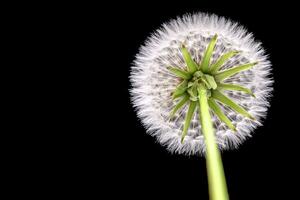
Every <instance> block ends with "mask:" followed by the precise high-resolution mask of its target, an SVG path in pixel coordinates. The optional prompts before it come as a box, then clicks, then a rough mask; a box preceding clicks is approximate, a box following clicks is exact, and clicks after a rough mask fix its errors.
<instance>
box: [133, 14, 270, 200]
mask: <svg viewBox="0 0 300 200" xmlns="http://www.w3.org/2000/svg"><path fill="white" fill-rule="evenodd" d="M270 68H271V64H270V62H269V61H268V59H267V56H266V55H265V52H264V50H263V48H262V47H261V44H260V43H258V42H256V41H255V40H254V38H253V36H252V34H251V33H248V32H247V31H246V29H245V28H243V27H242V26H240V25H238V24H237V23H234V22H232V21H230V20H227V19H225V18H223V17H218V16H216V15H208V14H203V13H198V14H194V15H185V16H183V17H181V18H177V19H176V20H172V21H170V22H168V23H165V24H163V25H162V27H161V28H160V29H159V30H157V31H156V32H154V33H153V34H152V35H151V37H149V39H148V40H147V41H146V43H145V45H143V46H142V47H141V48H140V51H139V53H138V54H137V56H136V59H135V62H134V64H133V66H132V70H131V75H130V80H131V83H132V89H131V97H132V101H133V105H134V107H135V108H136V110H137V114H138V116H139V118H140V119H141V121H142V123H143V125H144V126H145V128H146V129H147V132H148V133H149V134H151V135H153V136H155V137H156V138H157V140H158V142H159V143H161V144H162V145H164V146H166V148H167V149H168V150H169V151H170V152H174V153H179V154H186V155H204V154H205V155H206V160H207V171H208V181H209V192H210V196H211V199H214V200H219V199H228V194H227V189H226V183H225V176H224V172H223V166H222V162H221V158H220V153H219V149H220V150H226V149H232V148H237V147H238V146H239V145H240V144H241V143H242V142H243V141H245V140H246V139H247V138H248V137H250V136H251V134H252V132H253V130H254V129H255V128H256V127H258V126H260V125H261V122H262V120H263V119H264V117H265V116H266V111H267V108H268V106H269V103H268V97H269V96H270V92H271V91H272V87H271V86H272V82H273V81H272V79H271V78H270V70H271V69H270Z"/></svg>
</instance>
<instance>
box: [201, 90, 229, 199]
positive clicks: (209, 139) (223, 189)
mask: <svg viewBox="0 0 300 200" xmlns="http://www.w3.org/2000/svg"><path fill="white" fill-rule="evenodd" d="M198 95H199V105H200V109H199V113H200V114H199V117H200V122H201V126H202V131H203V135H204V138H205V142H206V168H207V177H208V189H209V196H210V199H211V200H228V199H229V196H228V192H227V186H226V181H225V175H224V169H223V164H222V159H221V155H220V152H219V149H218V146H217V144H216V141H215V136H214V129H213V125H212V121H211V116H210V113H209V105H208V99H207V94H206V88H205V87H204V86H199V89H198Z"/></svg>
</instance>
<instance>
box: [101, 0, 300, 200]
mask: <svg viewBox="0 0 300 200" xmlns="http://www.w3.org/2000/svg"><path fill="white" fill-rule="evenodd" d="M150 4H151V5H150ZM272 4H275V3H272ZM127 6H128V5H127ZM275 6H278V7H275ZM291 9H292V5H282V4H278V5H271V4H269V5H268V6H263V5H262V4H258V3H254V2H252V1H247V2H246V1H239V2H236V3H232V2H231V3H230V2H227V3H226V2H224V3H223V4H222V3H221V4H220V3H216V2H213V1H211V2H210V1H186V2H185V1H182V2H181V3H175V2H173V3H170V4H168V5H162V4H161V3H157V4H155V3H154V2H153V3H150V2H148V3H147V4H146V3H137V4H135V5H131V6H128V7H127V8H124V9H122V8H120V9H114V10H112V12H113V14H112V15H111V16H110V17H111V18H110V17H109V18H110V19H109V20H108V25H107V26H108V27H109V28H108V29H107V27H105V29H104V30H106V31H108V33H109V34H108V35H109V39H112V40H114V42H113V44H114V45H115V47H113V48H109V51H110V53H111V54H112V55H111V56H112V57H111V59H112V61H113V63H114V66H115V69H117V71H116V72H115V73H114V78H113V80H112V81H113V82H114V86H115V87H116V90H118V91H121V93H118V94H117V95H116V97H117V98H116V100H115V103H116V104H115V105H118V107H117V109H116V110H115V112H114V114H112V115H111V117H112V118H114V117H116V118H117V121H118V123H116V121H115V120H113V121H112V122H111V121H110V120H108V122H107V123H111V124H110V125H111V129H110V130H109V131H108V132H107V136H106V137H108V138H109V139H110V140H113V141H112V143H110V145H111V146H110V145H107V146H106V147H107V148H108V149H106V152H109V154H108V155H109V156H108V155H107V159H108V160H109V163H106V164H108V168H109V170H108V171H109V172H108V173H109V174H110V176H109V178H108V179H105V180H106V181H107V182H109V184H108V185H109V186H110V187H109V188H113V191H115V192H116V193H121V194H122V195H124V196H126V197H130V198H138V199H145V198H146V197H148V196H151V197H155V199H182V198H185V199H192V198H196V199H208V192H207V189H208V188H207V177H206V168H205V159H204V158H203V157H194V156H192V157H185V156H182V155H172V154H170V153H169V152H167V151H166V150H165V148H164V147H162V146H160V145H159V144H158V143H157V142H156V140H155V139H154V138H153V137H151V136H149V135H147V134H146V131H145V129H144V128H143V127H142V125H141V123H140V121H139V119H138V118H137V117H136V113H135V112H134V110H133V109H132V106H131V104H130V97H129V94H128V89H129V88H130V82H129V79H128V76H129V73H130V66H131V63H132V61H133V60H134V56H135V54H136V53H137V52H138V48H139V46H140V45H141V44H143V42H144V40H145V39H146V38H147V37H148V36H149V34H150V33H151V32H153V31H154V30H156V29H157V28H159V26H160V25H161V24H162V23H163V22H166V21H168V20H169V19H172V18H175V17H177V16H180V15H183V14H185V13H191V12H208V13H215V14H217V15H221V16H225V17H227V18H230V19H232V20H234V21H237V22H240V23H241V24H242V25H244V26H245V27H246V28H247V29H248V31H250V32H253V33H254V35H255V38H256V39H257V40H259V41H261V42H262V43H263V47H264V48H265V49H266V52H267V53H268V54H269V55H270V60H271V62H272V64H273V71H272V73H273V77H274V80H275V83H274V92H273V97H272V98H271V101H270V102H271V108H270V109H269V111H268V116H267V119H266V120H265V121H264V126H262V127H259V128H258V129H257V130H256V131H255V133H254V134H253V137H252V138H250V139H248V140H247V141H246V142H245V143H243V145H241V147H240V148H239V149H238V150H232V151H227V152H223V153H222V158H223V162H224V168H225V173H226V177H227V184H228V190H229V194H230V199H232V200H235V199H281V198H282V199H288V198H291V197H292V196H293V194H294V193H295V192H296V191H295V188H296V186H297V185H298V183H293V182H292V181H293V180H297V177H298V174H299V173H298V172H297V171H296V170H297V169H298V167H299V165H298V164H297V162H298V156H297V153H296V152H297V151H298V150H297V139H296V138H297V134H298V132H299V131H297V129H296V127H295V126H296V125H297V123H295V121H296V119H297V118H298V117H297V116H294V117H293V116H292V113H293V111H294V112H296V110H295V109H297V108H292V103H295V102H297V99H298V98H296V99H292V98H290V97H291V94H292V92H293V91H294V90H295V86H296V79H293V78H292V77H293V76H294V75H295V74H293V73H291V71H290V70H291V69H295V68H296V66H295V62H294V61H293V59H292V58H293V57H294V56H295V53H297V52H295V51H293V50H294V47H295V46H296V42H297V41H296V40H297V39H296V37H294V36H295V34H296V28H295V24H296V20H295V19H296V13H293V12H292V11H291ZM113 15H114V16H113ZM116 16H117V17H116ZM110 28H111V29H110ZM296 57H297V56H296ZM110 67H112V66H107V68H110ZM280 196H281V197H280ZM279 197H280V198H279Z"/></svg>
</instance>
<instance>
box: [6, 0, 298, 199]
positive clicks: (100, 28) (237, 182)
mask: <svg viewBox="0 0 300 200" xmlns="http://www.w3.org/2000/svg"><path fill="white" fill-rule="evenodd" d="M264 3H265V4H264ZM17 7H19V10H17ZM298 8H299V6H298V5H295V4H291V3H290V2H289V1H284V2H280V3H276V2H269V3H267V2H263V1H203V0H189V1H184V0H181V1H175V0H174V1H169V2H167V1H162V0H161V1H159V2H155V1H140V2H122V3H121V2H114V1H105V2H100V1H99V2H98V3H94V4H89V3H86V4H83V3H82V2H69V3H68V2H66V3H61V4H60V3H45V4H40V5H38V4H36V3H32V4H28V3H27V2H24V5H22V4H18V5H13V6H12V10H13V11H12V12H9V14H7V15H6V18H5V19H4V21H6V23H8V24H9V25H10V26H9V28H7V31H8V34H9V35H11V36H12V38H9V39H8V37H7V38H6V37H3V40H5V41H7V42H8V43H9V48H6V49H5V51H6V53H9V54H12V53H10V48H11V49H14V50H16V51H19V52H20V54H21V55H17V54H16V55H11V56H12V58H9V59H10V60H9V59H8V60H9V62H13V61H19V62H21V63H20V65H19V64H18V67H19V68H16V67H15V65H16V64H14V63H11V67H8V68H10V69H12V70H13V72H14V73H12V74H13V77H14V76H15V73H16V74H17V73H19V74H20V75H21V76H20V77H21V78H22V79H21V78H20V80H19V82H18V81H16V82H15V80H14V79H10V80H9V82H7V84H6V85H9V84H12V85H13V84H16V85H17V87H16V88H17V90H16V89H15V88H13V89H11V93H12V95H11V96H10V95H7V96H10V98H12V99H13V101H12V106H8V105H6V104H4V105H3V107H7V108H8V109H9V112H10V115H13V117H16V120H15V121H14V120H11V119H12V118H10V117H9V115H4V118H6V120H9V121H10V123H11V124H6V123H5V122H3V125H7V126H8V129H9V130H10V132H8V133H7V134H6V132H5V131H3V134H2V135H5V136H8V137H11V140H5V139H3V140H2V143H3V152H2V153H3V154H1V155H3V157H5V156H7V157H8V160H7V161H6V160H5V161H4V159H5V158H3V160H2V164H3V165H4V166H7V168H8V169H5V170H3V174H4V175H7V176H8V179H6V180H5V181H3V182H4V183H5V184H4V185H5V186H6V187H7V188H8V189H10V190H9V191H12V192H10V193H9V195H22V196H23V197H24V196H26V195H27V194H28V196H38V197H39V198H38V199H44V197H49V196H53V197H54V198H57V197H67V198H68V197H70V196H75V197H77V198H82V199H92V198H91V196H93V199H94V198H95V199H127V198H128V199H148V198H150V199H208V188H207V177H206V166H205V158H204V157H196V156H191V157H186V156H182V155H176V154H174V155H172V154H170V153H169V152H168V151H167V150H166V149H165V147H162V146H161V145H160V144H158V143H157V142H156V140H155V138H153V137H151V136H149V135H148V134H146V130H145V129H144V128H143V126H142V125H141V123H140V120H139V119H138V118H137V116H136V113H135V111H134V109H133V108H132V104H131V102H130V96H129V89H130V87H131V86H130V81H129V74H130V67H131V64H132V62H133V60H134V58H135V55H136V53H137V52H138V50H139V47H140V45H142V44H143V42H144V41H145V39H146V38H147V37H148V36H149V35H150V33H152V32H154V31H155V30H156V29H158V28H159V27H160V25H161V24H162V23H164V22H167V21H169V20H170V19H174V18H176V17H177V16H181V15H183V14H186V13H193V12H208V13H214V14H216V15H220V16H224V17H226V18H230V19H232V20H233V21H237V22H239V23H241V24H242V25H244V26H245V27H246V28H247V29H248V31H250V32H252V33H253V34H254V36H255V38H256V39H257V40H258V41H261V42H262V43H263V47H264V48H265V50H266V52H267V53H268V54H269V55H270V61H271V62H272V64H273V70H272V73H273V78H274V80H275V83H274V92H273V97H272V98H271V100H270V103H271V107H270V109H269V110H268V116H267V118H266V120H265V121H264V123H263V124H264V125H263V126H262V127H259V128H258V129H256V130H255V133H254V134H253V137H252V138H250V139H248V140H247V141H246V142H244V143H243V144H242V145H241V147H240V148H239V149H237V150H231V151H227V152H223V153H222V158H223V163H224V169H225V174H226V178H227V184H228V190H229V195H230V199H231V200H241V199H299V197H297V196H296V195H297V193H298V190H299V189H298V188H299V183H298V182H299V167H300V166H299V163H298V161H299V155H298V152H299V149H298V148H299V139H298V138H299V136H298V135H299V134H300V133H299V132H300V131H299V130H298V127H297V126H298V125H299V122H298V121H297V120H298V119H299V114H298V113H299V111H298V110H299V106H298V105H297V103H298V101H299V97H298V93H299V87H298V85H299V84H298V82H299V81H298V80H299V76H298V70H297V69H298V68H299V55H298V54H299V51H298V49H299V39H298V38H299V34H298V32H299V31H298V26H299V22H298V18H299V11H298V10H297V9H298ZM8 19H12V20H13V22H9V21H8ZM3 29H5V28H3ZM5 30H6V29H5ZM4 57H5V56H4ZM19 69H20V70H19ZM23 72H24V73H23ZM26 73H27V74H26ZM5 76H6V74H5ZM14 78H15V77H14ZM17 79H18V78H17ZM23 79H24V80H23ZM14 82H15V83H14ZM28 82H30V83H29V85H27V84H26V83H28ZM6 85H5V86H3V87H6ZM23 88H24V91H23V93H19V92H18V90H20V89H23ZM30 92H31V93H30ZM15 94H17V97H15V96H13V95H15ZM4 96H5V95H4ZM3 98H6V96H5V97H3ZM13 108H15V110H12V109H13ZM30 115H32V116H30ZM17 128H19V129H20V130H16V129H17ZM3 129H4V128H3ZM5 144H6V145H7V147H4V145H5ZM3 190H5V189H3ZM7 191H8V190H7Z"/></svg>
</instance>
